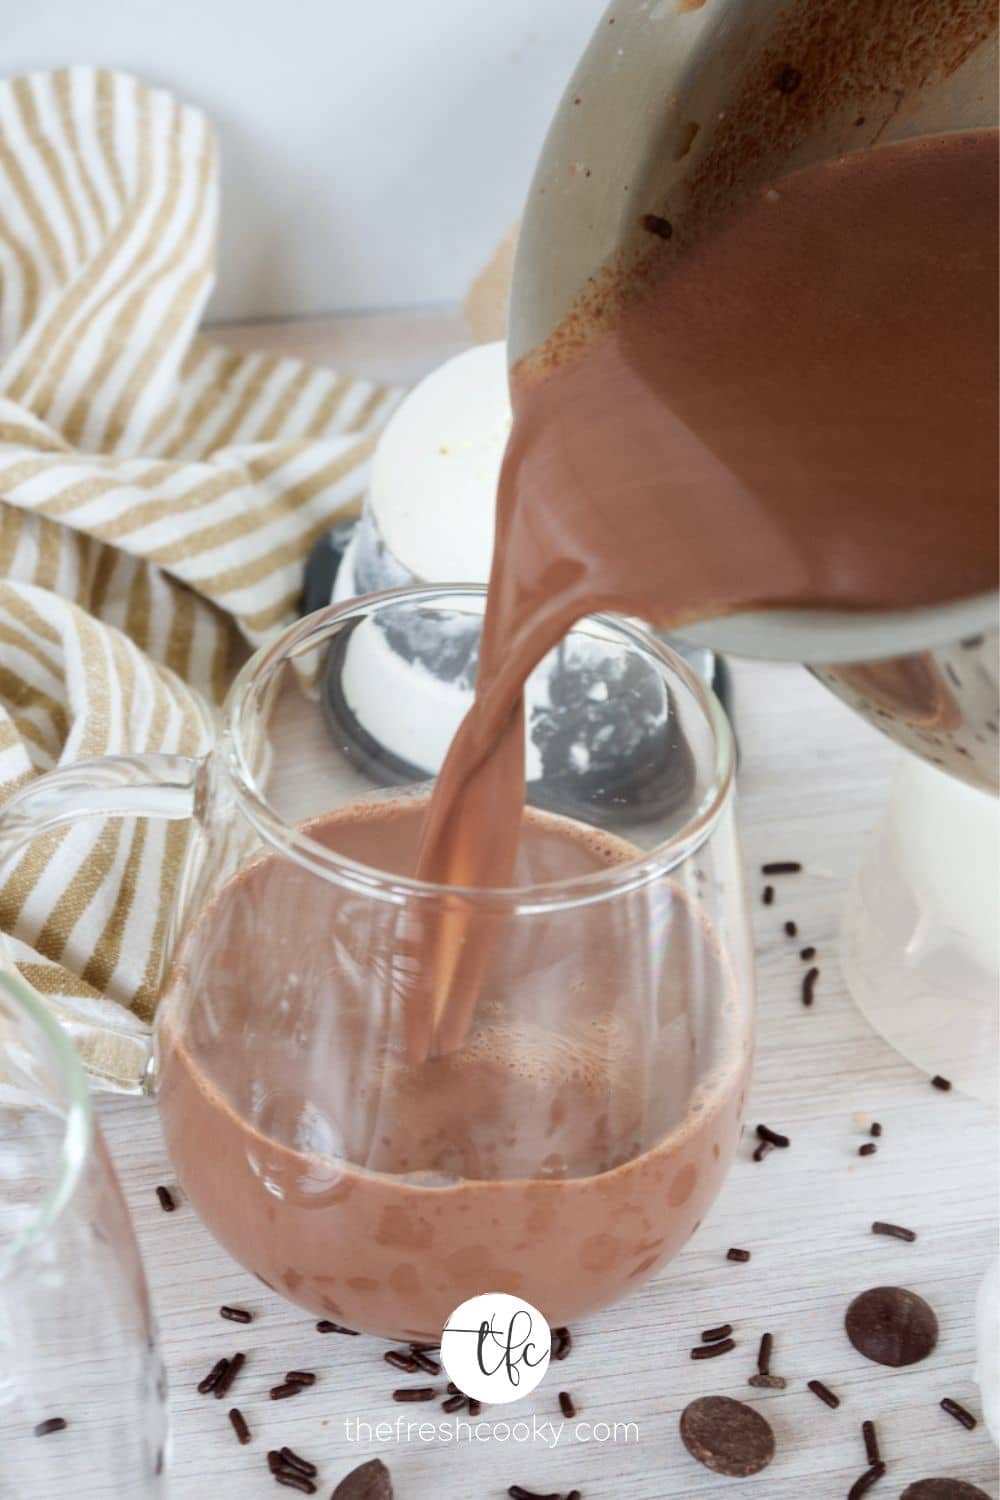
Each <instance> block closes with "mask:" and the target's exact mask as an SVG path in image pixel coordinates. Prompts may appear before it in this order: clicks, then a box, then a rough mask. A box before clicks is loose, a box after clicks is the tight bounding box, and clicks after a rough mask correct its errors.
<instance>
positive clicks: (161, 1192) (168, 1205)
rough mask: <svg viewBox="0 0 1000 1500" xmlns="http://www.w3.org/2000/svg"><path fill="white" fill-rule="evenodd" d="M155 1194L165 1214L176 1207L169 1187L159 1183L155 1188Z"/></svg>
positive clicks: (171, 1211) (170, 1212)
mask: <svg viewBox="0 0 1000 1500" xmlns="http://www.w3.org/2000/svg"><path fill="white" fill-rule="evenodd" d="M156 1196H157V1198H159V1200H160V1207H161V1208H162V1209H163V1212H164V1213H165V1214H172V1213H173V1211H174V1209H175V1208H176V1207H177V1204H176V1203H175V1202H174V1198H173V1194H172V1193H171V1191H170V1189H169V1188H167V1187H164V1186H163V1184H162V1183H161V1184H160V1186H159V1187H158V1188H157V1189H156Z"/></svg>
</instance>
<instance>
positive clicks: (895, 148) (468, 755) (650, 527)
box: [409, 131, 997, 1052]
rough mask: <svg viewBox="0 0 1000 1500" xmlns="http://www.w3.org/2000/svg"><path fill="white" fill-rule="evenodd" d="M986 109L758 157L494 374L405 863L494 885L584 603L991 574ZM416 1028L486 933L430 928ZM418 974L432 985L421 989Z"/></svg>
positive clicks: (425, 1043)
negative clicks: (528, 687) (756, 185)
mask: <svg viewBox="0 0 1000 1500" xmlns="http://www.w3.org/2000/svg"><path fill="white" fill-rule="evenodd" d="M996 236H997V156H996V132H994V131H970V132H959V133H955V134H951V135H941V136H934V137H928V138H924V139H917V140H909V141H903V142H901V143H897V144H892V145H887V146H880V147H876V148H874V149H869V150H863V151H859V152H857V153H855V154H852V155H850V156H847V157H844V158H841V159H838V160H833V161H828V162H824V163H822V164H820V165H817V166H812V167H808V168H806V169H805V170H803V171H800V172H797V173H795V174H793V175H790V176H788V177H784V178H781V179H778V180H777V181H776V182H775V183H774V184H773V185H772V186H771V187H769V188H767V189H766V190H765V191H762V192H760V191H758V192H755V193H754V194H753V196H752V197H750V198H749V199H748V200H746V201H744V202H743V203H741V204H740V205H739V206H738V207H737V208H735V209H733V210H732V211H730V212H729V213H727V214H725V215H724V216H722V217H720V218H719V219H717V220H716V221H715V222H714V223H712V224H711V225H710V226H709V227H708V228H706V229H705V230H703V231H702V232H701V234H700V236H699V237H698V238H697V239H695V240H694V241H693V242H691V243H687V244H674V243H672V242H667V243H665V244H664V247H663V256H662V263H661V264H660V266H659V267H658V268H657V270H656V271H655V273H654V274H653V275H652V277H651V278H650V280H649V282H648V285H647V286H646V287H645V289H644V290H643V292H642V294H641V295H640V296H637V297H636V298H635V299H633V300H632V301H631V302H630V303H626V305H625V310H624V311H623V312H622V313H621V315H620V317H619V318H618V321H617V324H616V326H615V327H614V329H613V330H612V331H611V332H610V333H609V332H606V331H602V332H600V333H599V334H595V336H594V337H593V338H592V339H591V340H590V341H589V342H587V343H585V345H584V346H583V349H582V351H581V352H574V353H572V354H571V355H570V356H568V357H566V358H562V357H560V356H561V353H562V343H563V340H562V338H561V333H560V330H557V331H556V333H555V334H554V335H553V337H552V339H551V340H550V341H549V343H548V344H547V345H546V347H545V348H544V349H543V350H541V351H537V352H536V353H535V354H533V355H532V356H530V357H529V360H528V361H526V362H523V364H522V366H520V367H519V368H518V369H516V370H515V372H514V378H513V382H512V394H513V403H514V414H515V415H514V427H513V431H512V434H511V438H510V442H509V445H508V449H507V454H506V457H505V461H504V465H503V471H502V475H501V481H500V489H499V495H498V500H497V529H496V541H495V546H494V557H493V567H492V573H491V577H490V585H489V597H488V603H487V610H486V619H485V626H484V632H483V639H482V647H481V653H480V662H479V672H478V678H477V686H476V700H475V703H474V705H473V707H472V709H471V710H470V712H469V714H468V716H467V718H466V719H465V722H464V723H463V724H462V726H461V729H460V730H459V732H458V734H457V735H456V737H455V740H454V742H453V744H452V746H451V750H450V752H449V755H448V757H447V760H446V762H445V765H444V767H443V769H442V772H441V775H440V778H439V781H438V785H437V787H436V789H435V793H434V798H433V802H432V807H431V812H430V815H429V817H428V821H427V825H426V829H425V834H424V839H423V844H422V849H421V855H420V861H419V866H418V873H419V875H420V876H421V877H423V878H424V879H428V880H433V881H436V882H439V883H443V884H448V885H465V886H478V887H489V886H505V885H507V884H509V882H510V878H511V871H512V869H513V862H514V855H515V851H516V843H517V837H518V828H519V825H520V817H519V811H520V807H521V803H522V801H523V797H524V725H523V709H522V700H521V690H522V687H523V684H524V681H525V679H526V677H527V676H528V674H529V673H530V672H531V670H532V669H533V668H534V666H535V665H536V664H537V663H538V662H539V661H540V660H541V658H542V657H543V656H544V655H545V653H546V652H547V651H549V650H550V649H551V648H552V647H553V646H554V645H555V644H556V643H557V642H558V641H559V639H560V638H561V637H562V635H563V634H564V633H565V632H566V631H567V630H568V629H569V627H570V626H571V625H572V624H573V622H574V621H575V620H578V619H579V618H580V617H581V616H583V615H584V614H588V613H591V612H592V611H594V610H599V609H617V610H620V611H623V612H627V613H632V614H639V615H642V616H644V617H645V618H646V619H648V620H650V621H652V622H655V623H656V624H657V625H659V626H662V627H676V626H679V625H682V624H684V623H688V622H691V621H694V620H698V619H710V618H716V617H720V616H723V615H727V614H732V613H736V612H739V611H742V610H748V609H789V608H794V607H801V608H813V609H826V610H887V609H909V608H917V607H920V606H929V605H933V604H940V603H944V602H946V601H950V600H956V599H960V598H966V597H969V596H972V595H976V594H980V593H984V592H987V591H989V590H991V589H993V588H994V587H995V586H996V558H997V539H996V526H997V519H996V517H997V513H996V474H997V444H996V425H995V418H996V411H997V357H996V327H997V248H996ZM422 941H423V951H422V954H421V962H420V964H419V965H418V966H417V967H418V969H419V972H420V974H421V980H420V983H421V989H422V993H416V992H414V993H413V994H412V995H411V996H410V997H409V1003H410V1004H411V1005H412V1006H413V1007H415V1014H416V1015H417V1016H418V1017H419V1020H418V1022H417V1024H415V1026H414V1028H413V1029H412V1030H411V1038H415V1039H416V1041H415V1050H416V1051H418V1052H423V1051H425V1050H426V1049H427V1048H428V1047H430V1048H432V1049H433V1050H437V1051H447V1050H449V1049H450V1048H452V1047H454V1046H455V1045H456V1044H457V1043H458V1042H459V1041H460V1040H461V1038H462V1037H463V1035H464V1034H465V1030H466V1026H467V1023H468V1019H469V1017H470V1015H471V1012H472V1009H473V1008H474V1006H475V1002H476V995H477V989H478V978H477V976H478V974H479V973H480V972H481V968H482V964H483V962H484V956H485V955H484V948H485V947H486V940H485V939H484V937H483V935H482V933H481V932H479V933H477V934H476V936H475V938H474V940H473V939H471V938H470V931H469V928H468V926H467V921H466V917H465V914H464V913H463V910H462V905H461V901H460V899H457V898H456V902H455V905H454V907H453V909H451V910H450V911H449V912H448V914H447V915H446V916H445V917H443V918H442V919H441V921H440V922H438V923H433V924H431V925H430V926H429V927H428V928H427V929H426V932H425V935H424V938H423V940H422ZM425 987H426V988H425Z"/></svg>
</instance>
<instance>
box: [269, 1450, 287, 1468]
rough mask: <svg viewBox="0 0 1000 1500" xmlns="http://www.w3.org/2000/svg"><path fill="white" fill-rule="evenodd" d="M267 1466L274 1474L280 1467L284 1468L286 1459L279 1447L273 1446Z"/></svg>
mask: <svg viewBox="0 0 1000 1500" xmlns="http://www.w3.org/2000/svg"><path fill="white" fill-rule="evenodd" d="M267 1467H268V1468H269V1469H270V1471H271V1473H272V1474H277V1472H278V1470H279V1469H283V1468H284V1467H285V1461H284V1459H283V1458H282V1456H281V1454H280V1453H279V1452H278V1450H277V1448H271V1449H270V1450H269V1451H268V1455H267Z"/></svg>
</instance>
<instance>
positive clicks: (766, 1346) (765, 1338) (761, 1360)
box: [757, 1333, 774, 1375]
mask: <svg viewBox="0 0 1000 1500" xmlns="http://www.w3.org/2000/svg"><path fill="white" fill-rule="evenodd" d="M773 1348H774V1335H773V1334H772V1333H765V1334H762V1335H761V1340H760V1348H759V1349H758V1350H757V1374H758V1375H769V1374H770V1373H771V1350H772V1349H773Z"/></svg>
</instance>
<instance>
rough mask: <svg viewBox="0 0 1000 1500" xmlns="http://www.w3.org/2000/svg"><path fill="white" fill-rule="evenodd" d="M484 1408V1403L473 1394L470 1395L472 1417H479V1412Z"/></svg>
mask: <svg viewBox="0 0 1000 1500" xmlns="http://www.w3.org/2000/svg"><path fill="white" fill-rule="evenodd" d="M482 1409H483V1403H482V1402H481V1401H476V1400H475V1399H474V1398H473V1397H472V1396H470V1397H469V1416H470V1417H478V1416H479V1413H480V1412H481V1411H482Z"/></svg>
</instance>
